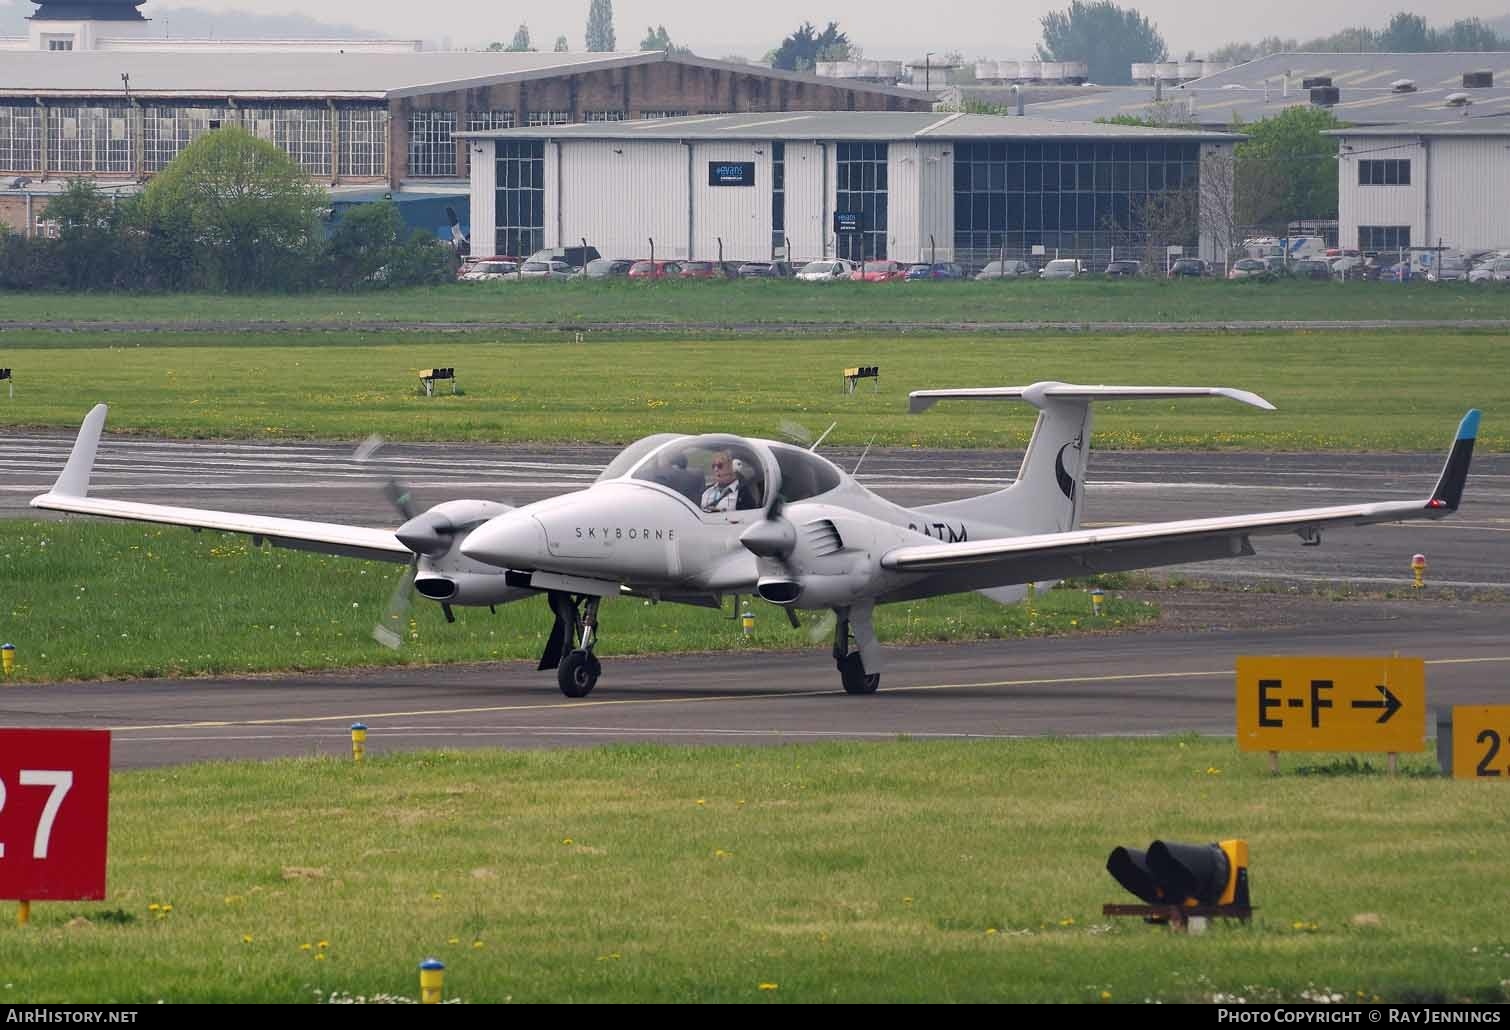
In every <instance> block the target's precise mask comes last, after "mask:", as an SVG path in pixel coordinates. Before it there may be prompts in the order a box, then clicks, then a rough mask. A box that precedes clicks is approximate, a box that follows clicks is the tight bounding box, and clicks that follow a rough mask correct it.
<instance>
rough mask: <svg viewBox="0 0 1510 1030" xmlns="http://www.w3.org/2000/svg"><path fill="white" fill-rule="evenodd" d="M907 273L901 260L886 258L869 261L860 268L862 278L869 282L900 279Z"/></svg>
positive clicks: (885, 281) (863, 280) (886, 281)
mask: <svg viewBox="0 0 1510 1030" xmlns="http://www.w3.org/2000/svg"><path fill="white" fill-rule="evenodd" d="M906 274H907V269H905V268H903V267H902V265H901V263H900V262H897V261H887V260H884V259H881V260H876V261H867V262H865V264H864V265H863V266H862V267H861V269H860V280H861V281H862V282H867V283H889V282H896V281H898V280H900V279H901V278H902V277H903V276H905V275H906Z"/></svg>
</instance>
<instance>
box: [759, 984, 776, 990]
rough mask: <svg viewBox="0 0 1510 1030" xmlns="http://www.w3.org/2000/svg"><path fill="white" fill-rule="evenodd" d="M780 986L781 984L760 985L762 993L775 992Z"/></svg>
mask: <svg viewBox="0 0 1510 1030" xmlns="http://www.w3.org/2000/svg"><path fill="white" fill-rule="evenodd" d="M780 986H781V985H780V984H772V983H764V984H761V985H760V989H761V990H762V991H774V990H776V989H777V988H778V987H780Z"/></svg>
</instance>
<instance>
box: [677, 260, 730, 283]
mask: <svg viewBox="0 0 1510 1030" xmlns="http://www.w3.org/2000/svg"><path fill="white" fill-rule="evenodd" d="M681 276H682V278H683V279H728V278H731V277H730V275H729V273H728V272H727V271H726V270H725V269H724V266H723V265H720V264H719V263H718V262H717V261H683V262H682V271H681Z"/></svg>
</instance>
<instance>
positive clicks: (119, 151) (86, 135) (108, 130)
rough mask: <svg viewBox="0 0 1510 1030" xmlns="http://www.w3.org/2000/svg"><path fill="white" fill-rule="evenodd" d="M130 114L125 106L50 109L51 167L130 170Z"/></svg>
mask: <svg viewBox="0 0 1510 1030" xmlns="http://www.w3.org/2000/svg"><path fill="white" fill-rule="evenodd" d="M129 114H130V112H129V111H128V110H127V108H126V107H125V106H124V105H114V106H109V107H54V108H50V109H49V110H48V112H47V152H48V170H49V171H57V172H102V173H110V172H118V173H121V174H125V173H128V172H130V171H131V131H130V121H129V117H128V116H129Z"/></svg>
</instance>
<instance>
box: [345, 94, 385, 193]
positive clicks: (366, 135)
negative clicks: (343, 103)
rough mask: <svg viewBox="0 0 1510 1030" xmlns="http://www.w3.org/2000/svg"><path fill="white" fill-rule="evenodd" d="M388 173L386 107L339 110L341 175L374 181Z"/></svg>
mask: <svg viewBox="0 0 1510 1030" xmlns="http://www.w3.org/2000/svg"><path fill="white" fill-rule="evenodd" d="M387 174H388V110H387V108H383V107H343V108H341V175H343V176H350V177H351V178H353V179H376V178H380V177H382V176H384V175H387Z"/></svg>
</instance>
